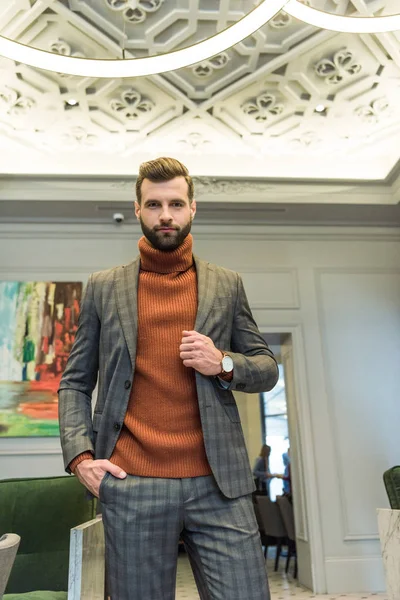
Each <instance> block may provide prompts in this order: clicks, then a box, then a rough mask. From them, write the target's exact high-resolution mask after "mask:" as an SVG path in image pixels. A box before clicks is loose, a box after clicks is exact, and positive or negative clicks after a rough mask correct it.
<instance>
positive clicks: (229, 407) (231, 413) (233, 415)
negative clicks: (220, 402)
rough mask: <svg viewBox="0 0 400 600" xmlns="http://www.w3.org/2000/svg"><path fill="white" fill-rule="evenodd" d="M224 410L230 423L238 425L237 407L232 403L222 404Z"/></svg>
mask: <svg viewBox="0 0 400 600" xmlns="http://www.w3.org/2000/svg"><path fill="white" fill-rule="evenodd" d="M224 409H225V412H226V414H227V415H228V417H229V419H230V420H231V421H232V423H240V415H239V411H238V407H237V406H236V404H235V403H234V402H230V403H229V404H225V403H224Z"/></svg>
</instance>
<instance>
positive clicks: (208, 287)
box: [193, 256, 217, 333]
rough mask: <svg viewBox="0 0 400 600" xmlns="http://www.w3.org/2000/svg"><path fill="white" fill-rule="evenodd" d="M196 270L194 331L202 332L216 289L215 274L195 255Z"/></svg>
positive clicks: (207, 264)
mask: <svg viewBox="0 0 400 600" xmlns="http://www.w3.org/2000/svg"><path fill="white" fill-rule="evenodd" d="M193 258H194V263H195V265H196V272H197V294H198V305H197V315H196V322H195V325H194V329H195V331H198V332H199V333H202V329H203V327H204V325H205V322H206V320H207V317H208V314H209V312H210V310H211V307H212V305H213V301H214V296H215V294H216V290H217V275H216V273H215V271H214V268H213V267H212V266H211V265H210V264H209V263H207V262H206V261H204V260H201V259H200V258H198V257H197V256H193Z"/></svg>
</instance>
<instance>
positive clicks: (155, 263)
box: [138, 233, 193, 273]
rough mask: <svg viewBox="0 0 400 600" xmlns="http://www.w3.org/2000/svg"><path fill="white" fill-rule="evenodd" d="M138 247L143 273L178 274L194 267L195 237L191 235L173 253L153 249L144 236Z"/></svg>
mask: <svg viewBox="0 0 400 600" xmlns="http://www.w3.org/2000/svg"><path fill="white" fill-rule="evenodd" d="M138 246H139V252H140V268H141V269H142V270H143V271H154V272H155V273H176V272H178V271H187V270H188V269H189V268H190V267H191V266H192V265H193V254H192V251H193V237H192V234H191V233H189V235H188V236H187V237H186V238H185V239H184V240H183V243H182V244H181V245H180V246H179V247H178V248H176V250H172V251H171V252H166V251H163V250H158V249H157V248H153V246H151V245H150V243H149V242H148V241H147V239H146V238H145V237H144V236H143V237H141V238H140V240H139V243H138Z"/></svg>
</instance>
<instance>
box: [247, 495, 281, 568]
mask: <svg viewBox="0 0 400 600" xmlns="http://www.w3.org/2000/svg"><path fill="white" fill-rule="evenodd" d="M254 499H255V504H254V511H255V514H256V518H257V522H258V527H259V529H260V535H261V543H262V545H263V546H264V556H265V558H267V555H268V548H269V547H270V546H276V555H275V566H274V569H275V571H277V570H278V568H279V558H280V556H281V552H282V546H284V545H286V544H287V533H286V528H285V525H284V523H283V520H282V517H281V514H280V511H279V508H278V506H277V505H276V503H275V502H272V501H271V500H270V499H269V497H268V496H263V495H258V494H257V495H255V496H254Z"/></svg>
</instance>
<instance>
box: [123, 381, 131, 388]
mask: <svg viewBox="0 0 400 600" xmlns="http://www.w3.org/2000/svg"><path fill="white" fill-rule="evenodd" d="M124 385H125V389H126V390H129V388H130V387H131V382H130V381H129V379H127V380H126V381H125V383H124Z"/></svg>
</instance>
